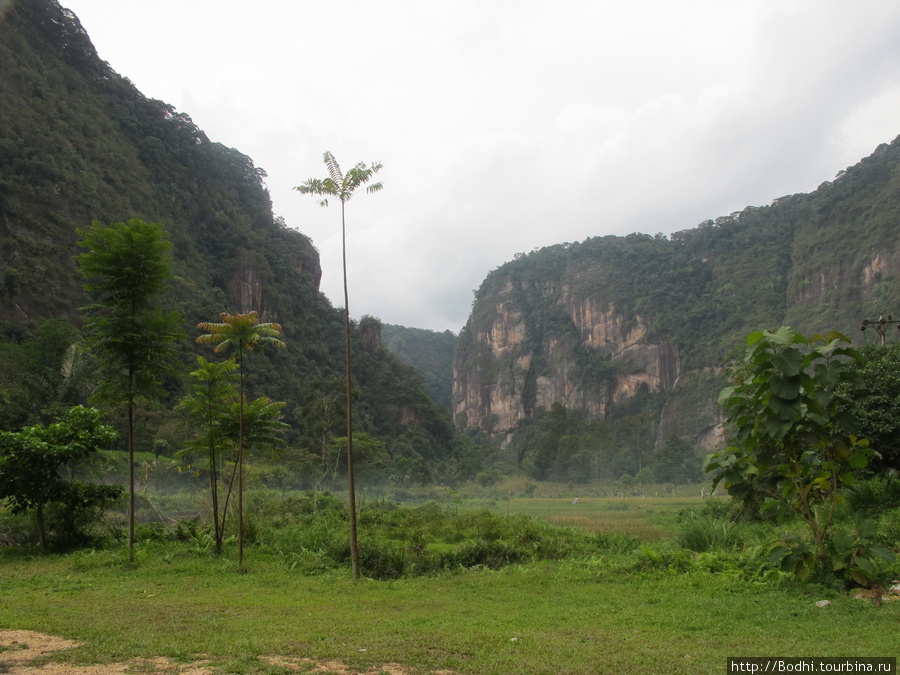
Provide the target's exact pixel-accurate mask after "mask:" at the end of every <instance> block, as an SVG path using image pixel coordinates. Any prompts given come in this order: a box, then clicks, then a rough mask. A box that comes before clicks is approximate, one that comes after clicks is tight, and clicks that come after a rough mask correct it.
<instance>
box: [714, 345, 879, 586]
mask: <svg viewBox="0 0 900 675" xmlns="http://www.w3.org/2000/svg"><path fill="white" fill-rule="evenodd" d="M846 343H847V339H846V338H844V337H843V336H841V335H839V334H834V333H833V334H831V335H829V336H828V337H827V338H822V337H821V336H815V337H813V338H811V339H807V338H806V337H804V336H803V335H801V334H799V333H796V332H795V331H793V330H792V329H790V328H788V327H782V328H779V329H778V330H777V331H767V332H765V333H763V332H755V333H752V334H751V335H750V336H749V337H748V338H747V351H746V353H745V356H744V360H743V363H742V367H741V368H739V369H738V370H737V371H736V374H735V376H734V378H733V384H732V386H730V387H727V388H726V389H724V390H723V391H722V393H721V395H720V401H721V402H722V404H723V405H724V406H725V408H726V410H727V411H728V421H729V424H730V425H731V426H730V433H731V438H730V441H731V445H729V447H728V448H726V449H724V450H721V451H719V452H717V453H715V454H713V455H712V456H711V457H710V458H709V461H708V462H707V465H706V470H707V471H708V472H709V473H711V474H712V478H713V485H714V486H716V485H718V484H719V483H724V485H725V488H726V489H727V490H728V491H729V493H730V494H731V495H733V496H734V497H736V498H738V499H741V500H744V501H753V500H754V499H758V498H760V497H762V498H764V499H766V503H765V508H772V507H774V508H776V509H780V510H781V513H782V514H783V515H787V514H788V513H790V514H793V515H796V516H798V517H799V518H801V519H802V520H803V521H804V522H805V523H806V525H807V526H808V527H809V528H810V531H811V533H812V535H813V537H814V539H815V542H814V544H813V550H814V551H816V553H817V561H818V564H821V565H823V566H824V565H825V564H826V561H827V558H826V546H827V542H828V534H829V528H830V527H831V525H832V522H833V519H834V515H835V510H836V508H837V506H838V505H839V504H841V503H842V502H843V500H844V495H843V492H842V488H843V487H844V486H847V485H852V484H853V483H855V480H856V479H855V474H854V471H856V470H858V469H862V468H864V467H865V466H866V463H867V461H868V458H869V457H870V455H871V454H872V451H871V449H870V448H869V447H868V443H867V442H866V441H864V440H859V439H857V438H856V437H855V436H847V435H845V433H842V431H841V430H840V429H839V428H838V426H837V420H838V419H839V418H840V415H841V413H840V410H839V408H838V405H837V398H836V395H835V392H836V389H837V387H838V385H839V384H840V383H842V382H844V381H847V379H848V378H849V377H850V374H849V371H848V369H847V362H848V360H851V359H856V358H858V354H857V352H856V351H855V350H853V349H851V348H849V347H847V346H844V345H846ZM849 423H850V422H849V421H846V420H844V421H843V428H846V427H847V425H848V424H849ZM806 546H807V545H806V544H803V543H794V542H788V543H787V544H785V545H784V546H783V547H782V548H780V549H778V554H773V555H775V556H776V557H778V556H779V555H781V554H782V553H783V555H781V558H780V559H781V560H782V569H788V568H790V569H795V570H797V573H798V575H800V576H806V575H808V574H809V573H811V571H812V569H813V567H814V566H811V565H812V563H810V561H809V557H808V551H807V548H806ZM782 549H783V550H782ZM784 561H787V562H784ZM785 565H787V567H785Z"/></svg>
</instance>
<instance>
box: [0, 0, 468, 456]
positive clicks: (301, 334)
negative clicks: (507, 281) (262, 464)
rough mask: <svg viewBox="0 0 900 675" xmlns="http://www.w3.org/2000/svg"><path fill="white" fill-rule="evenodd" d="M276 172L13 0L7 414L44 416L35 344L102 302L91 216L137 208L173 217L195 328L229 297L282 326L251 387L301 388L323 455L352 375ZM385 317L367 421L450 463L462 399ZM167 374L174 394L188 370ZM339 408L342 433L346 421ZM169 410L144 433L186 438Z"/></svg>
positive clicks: (388, 438)
mask: <svg viewBox="0 0 900 675" xmlns="http://www.w3.org/2000/svg"><path fill="white" fill-rule="evenodd" d="M6 4H9V3H6ZM265 178H266V173H265V171H264V170H263V169H261V168H259V167H257V166H255V165H254V163H253V160H252V159H251V158H249V157H247V156H246V155H244V154H242V153H241V152H239V151H238V150H235V149H233V148H228V147H225V146H224V145H222V144H221V143H216V142H214V141H212V140H210V139H209V138H208V137H207V136H206V134H205V133H204V132H203V131H202V130H201V129H199V128H198V127H197V126H196V125H195V124H194V123H193V122H192V120H191V119H190V117H189V116H188V115H187V114H185V113H182V112H178V111H176V110H175V109H174V108H173V107H172V106H170V105H168V104H166V103H164V102H162V101H157V100H153V99H148V98H147V97H145V96H144V95H143V94H141V93H140V92H139V91H138V90H137V89H136V88H135V87H134V85H133V84H132V83H131V82H130V81H129V80H128V79H127V78H125V77H122V76H120V75H119V74H117V73H116V72H114V71H113V70H112V69H111V68H110V66H109V65H108V64H107V63H105V62H104V61H102V60H101V58H100V57H99V56H98V55H97V53H96V51H95V49H94V47H93V45H92V44H91V41H90V38H89V37H88V35H87V33H86V32H85V31H84V29H83V28H82V26H81V24H80V23H79V21H78V19H77V17H76V16H75V15H74V14H73V13H72V12H70V11H68V10H66V9H63V8H62V7H61V6H60V5H59V4H58V3H57V2H56V1H55V0H17V1H15V2H13V3H12V4H11V5H9V6H8V9H7V11H6V12H5V14H3V18H2V21H0V357H2V358H0V426H3V427H9V428H15V427H16V426H17V425H21V424H22V423H25V422H26V421H30V420H32V419H34V418H35V416H36V415H38V414H39V410H40V405H41V400H42V397H43V396H44V394H43V393H42V392H40V391H37V389H36V388H35V387H36V386H37V385H36V384H35V383H36V382H37V380H38V378H35V377H34V372H33V371H32V370H29V368H30V367H31V366H30V365H28V364H29V363H31V362H32V361H33V360H35V359H39V354H40V353H42V350H41V349H38V348H36V347H35V345H38V344H40V341H41V340H43V339H45V337H46V335H47V331H48V330H49V329H47V328H46V326H47V325H48V324H47V322H48V321H50V320H53V321H56V322H59V321H60V320H65V321H66V322H69V323H70V324H72V325H73V328H72V330H73V331H76V332H77V329H78V325H79V322H80V314H79V311H78V308H79V307H81V306H83V305H84V304H86V302H87V298H86V296H85V295H84V294H83V292H82V289H81V280H80V277H79V275H78V273H77V270H76V266H75V261H74V256H75V255H77V254H78V253H80V252H81V250H80V249H79V248H78V246H77V241H78V240H79V238H80V235H79V233H78V230H79V228H86V227H88V226H89V225H90V224H91V223H92V221H100V222H102V223H111V222H119V221H127V220H130V219H131V218H135V217H137V218H141V219H143V220H145V221H152V222H157V223H160V224H161V225H163V227H164V228H165V229H166V231H167V233H168V237H169V239H170V240H171V241H172V244H173V258H174V260H173V266H174V273H175V279H174V282H173V283H172V288H171V292H170V294H169V296H168V298H167V300H166V303H167V308H168V309H177V310H179V311H180V312H181V313H182V315H183V316H184V317H185V329H186V332H188V334H189V335H192V336H195V335H196V334H197V331H196V329H195V328H193V327H194V326H195V325H196V324H197V323H198V322H200V321H214V320H217V319H218V315H219V313H220V312H223V311H227V312H231V313H234V312H248V311H251V310H257V311H259V312H260V314H261V317H262V319H263V320H266V321H277V322H279V323H281V324H282V326H283V328H284V333H285V341H286V343H287V345H288V349H286V350H283V351H281V352H280V353H277V354H276V353H272V354H265V353H263V354H260V355H254V358H253V362H252V364H251V366H250V368H249V375H248V377H249V378H250V379H249V385H250V387H251V389H253V390H254V391H255V392H257V393H256V394H255V395H260V394H262V393H265V394H266V395H269V396H272V397H274V398H276V399H278V400H283V401H285V402H287V406H286V408H285V417H286V421H288V422H289V423H291V426H292V435H291V439H290V443H291V444H292V445H293V446H294V447H295V449H296V452H298V453H300V454H302V453H303V452H307V453H310V454H312V455H316V453H317V452H318V451H317V450H316V443H319V442H320V441H319V439H321V427H322V420H321V419H317V418H316V415H317V414H318V413H316V412H315V411H316V410H318V408H317V407H316V406H319V407H321V401H323V400H330V398H331V397H333V395H334V390H340V388H341V387H342V385H341V384H340V381H341V380H340V378H342V376H343V331H342V319H341V317H342V312H341V310H339V309H335V308H334V307H332V306H331V304H330V303H329V302H328V300H327V298H325V296H324V295H323V294H322V293H321V292H320V291H319V281H320V277H321V267H320V262H319V255H318V251H317V250H316V248H315V247H314V245H313V243H312V242H311V241H310V239H309V238H308V237H307V236H305V235H303V234H301V233H300V232H298V231H296V230H293V229H290V228H288V227H286V224H285V223H284V222H283V221H282V220H281V219H280V218H275V217H274V216H273V213H272V204H271V200H270V198H269V194H268V191H267V190H266V187H265ZM54 325H56V326H57V327H56V328H54V330H55V331H56V333H54V334H55V335H61V334H62V333H60V332H59V330H61V329H59V330H58V323H57V324H54ZM42 331H43V332H42ZM379 331H380V328H379V324H378V322H377V321H374V320H370V321H368V322H367V323H366V325H365V326H361V325H359V326H354V335H353V342H354V349H355V351H356V353H357V355H358V357H357V360H356V364H355V372H354V376H355V379H356V384H357V387H358V403H357V405H358V410H357V411H356V419H357V421H358V427H359V430H360V431H362V432H365V433H368V434H370V435H372V436H374V437H376V438H377V439H378V440H379V441H381V442H383V443H384V444H385V447H386V450H387V452H388V453H389V454H391V455H393V454H396V453H400V454H402V455H403V456H404V457H406V458H407V460H408V462H413V463H415V462H426V460H427V463H428V464H429V466H431V465H438V464H440V463H441V462H445V461H449V460H450V459H451V457H452V455H453V453H454V452H455V448H456V445H457V443H458V439H457V436H456V433H455V431H454V429H453V425H452V421H451V418H450V415H449V413H448V412H446V410H445V409H443V408H441V407H440V406H437V405H435V404H434V402H432V401H431V399H429V397H428V395H427V393H426V392H425V388H424V381H423V380H422V377H421V375H420V374H419V373H417V372H416V371H415V370H414V369H413V368H412V367H410V366H408V365H407V364H405V363H403V362H402V361H400V360H399V359H398V358H397V357H395V356H394V355H392V354H391V353H390V352H389V351H387V350H386V349H384V348H383V346H382V345H381V343H380V341H379ZM50 332H51V333H53V331H52V330H51V331H50ZM75 337H77V335H76V336H75ZM373 338H374V340H373ZM29 350H30V351H29ZM182 351H183V357H184V362H185V371H186V372H187V371H188V370H191V369H193V367H194V363H195V361H194V359H195V356H196V355H197V354H199V353H203V354H206V356H208V357H211V356H212V355H211V353H209V352H208V350H206V351H202V350H201V349H200V348H199V347H197V346H196V345H194V344H193V340H192V339H188V340H186V341H185V344H184V345H183V346H182ZM26 352H27V353H28V354H29V357H28V358H27V359H24V358H20V356H21V355H22V354H23V353H26ZM43 353H44V355H45V359H47V360H48V362H47V363H43V364H41V366H40V367H41V368H42V371H41V372H42V373H43V375H46V376H47V377H50V378H51V379H53V378H54V377H58V370H59V363H58V362H56V363H50V362H49V361H51V360H52V359H53V358H57V357H58V356H59V350H58V349H54V350H43ZM32 357H34V358H33V359H32ZM51 357H52V358H51ZM35 367H36V366H35ZM43 375H42V377H43ZM167 386H168V388H169V390H170V394H171V399H172V400H171V401H170V402H169V404H171V403H172V401H174V399H175V398H176V397H177V396H178V395H179V394H180V393H181V392H182V391H183V385H182V384H181V383H178V382H172V383H169V384H168V385H167ZM332 408H334V407H332ZM336 412H339V411H336V410H335V409H332V411H331V416H332V417H336V418H337V421H334V420H332V421H329V422H328V425H330V426H329V429H331V431H330V432H329V433H333V435H336V436H340V435H342V433H341V431H340V429H341V422H340V419H341V416H340V415H339V414H336ZM166 415H168V417H167V416H166ZM171 418H172V416H171V413H166V414H163V415H162V419H160V420H158V421H157V422H156V423H155V426H153V427H152V428H151V429H150V430H149V432H148V433H147V434H145V435H144V439H145V440H144V442H145V445H148V444H150V443H152V442H154V435H156V437H157V438H156V440H164V441H167V442H172V443H177V442H178V440H179V439H178V438H177V433H176V432H175V431H172V428H174V426H175V425H174V423H173V422H172V421H171ZM167 429H168V430H169V431H166V430H167ZM167 434H168V436H167ZM145 449H146V448H145ZM420 473H421V472H420Z"/></svg>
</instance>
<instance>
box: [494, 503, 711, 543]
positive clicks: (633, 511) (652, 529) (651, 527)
mask: <svg viewBox="0 0 900 675" xmlns="http://www.w3.org/2000/svg"><path fill="white" fill-rule="evenodd" d="M702 503H703V500H702V499H701V498H700V497H647V498H644V497H624V498H623V497H600V498H584V499H581V498H579V499H577V501H576V500H575V499H569V498H564V499H547V498H544V499H541V498H534V499H510V500H508V501H505V502H500V503H495V504H492V505H490V507H489V508H490V510H492V511H495V512H497V513H503V514H506V515H525V516H530V517H532V518H537V519H538V520H543V521H546V522H548V523H550V524H552V525H558V526H560V527H578V528H581V529H583V530H586V531H587V532H606V533H608V534H617V533H624V534H631V535H634V536H636V537H638V538H639V539H641V541H656V540H658V539H661V538H663V537H666V536H669V535H670V534H671V533H672V531H671V525H672V518H673V516H674V515H675V514H676V513H678V512H679V511H682V510H684V509H687V508H690V507H697V506H700V505H702Z"/></svg>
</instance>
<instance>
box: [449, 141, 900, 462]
mask: <svg viewBox="0 0 900 675" xmlns="http://www.w3.org/2000/svg"><path fill="white" fill-rule="evenodd" d="M898 272H900V139H897V140H894V142H893V143H891V144H890V145H887V144H884V145H881V146H880V147H879V148H878V149H877V150H876V151H875V152H874V154H872V155H871V156H870V157H867V158H865V159H864V160H862V161H861V162H860V163H859V164H857V165H856V166H853V167H850V168H848V169H847V170H846V171H841V172H840V173H839V174H838V176H837V177H836V178H835V180H834V181H833V182H826V183H824V184H823V185H821V186H819V188H818V189H817V190H816V191H815V192H813V193H811V194H798V195H792V196H788V197H782V198H780V199H776V200H775V201H774V202H772V204H770V205H769V206H764V207H759V208H757V207H748V208H746V209H744V210H743V211H740V212H736V213H733V214H731V215H728V216H723V217H721V218H717V219H716V220H715V221H712V220H710V221H706V222H704V223H701V224H700V225H699V226H698V227H695V228H693V229H688V230H684V231H681V232H677V233H675V234H673V235H671V236H670V237H666V236H664V235H657V236H655V237H654V236H649V235H643V234H632V235H628V236H626V237H615V236H608V237H596V238H591V239H588V240H586V241H583V242H578V243H571V244H559V245H557V246H551V247H548V248H544V249H540V250H537V251H534V252H532V253H530V254H527V255H522V256H519V257H518V258H517V259H516V260H513V261H511V262H509V263H507V264H505V265H502V266H501V267H499V268H498V269H496V270H494V271H493V272H491V273H490V274H489V275H488V276H487V278H486V279H485V281H484V282H483V283H482V285H481V287H480V288H479V290H478V291H477V293H476V299H475V303H474V305H473V310H472V314H471V315H470V317H469V320H468V322H467V324H466V326H465V328H464V329H463V331H462V332H461V334H460V336H459V345H458V348H457V352H456V357H455V365H454V369H455V375H454V398H453V405H454V413H455V419H456V423H457V425H458V426H459V427H460V428H462V429H484V430H487V431H490V432H493V433H494V434H497V435H500V436H501V437H503V438H504V439H505V441H506V442H507V443H509V444H511V446H510V447H512V448H515V449H517V451H518V452H520V453H521V454H522V457H523V458H525V457H526V456H527V455H529V453H534V452H535V450H534V445H535V441H534V438H535V434H536V433H537V434H538V436H539V437H540V436H541V433H544V432H542V431H540V430H541V429H544V431H546V428H545V427H547V426H548V425H549V426H551V427H552V426H553V425H556V428H558V430H557V432H555V433H556V438H557V440H558V439H560V438H564V437H566V436H568V437H570V438H573V439H574V438H575V437H576V436H578V437H581V438H582V439H583V438H584V437H585V435H586V434H589V433H590V430H591V429H592V428H593V429H594V431H595V432H596V433H598V434H601V435H603V437H604V438H606V439H608V440H607V441H603V442H601V441H599V440H596V439H595V440H596V442H593V445H592V446H591V447H595V446H597V445H598V444H600V445H603V443H605V444H606V445H607V446H609V445H612V446H613V447H621V445H622V444H624V443H631V444H632V445H633V446H634V447H638V448H642V449H641V450H640V451H638V452H637V453H636V455H635V456H632V457H630V458H628V462H627V463H628V466H629V467H630V468H629V469H628V471H629V472H630V473H632V474H633V473H634V472H635V471H639V470H640V468H641V460H640V457H641V455H642V454H645V455H646V454H649V453H651V452H653V451H654V448H656V449H657V450H658V449H659V448H660V447H662V446H663V445H664V443H665V441H666V440H667V439H669V438H680V439H684V440H687V441H688V442H690V443H692V444H696V445H705V446H706V447H711V446H713V445H714V444H715V443H716V442H717V440H718V438H719V434H720V431H721V427H720V422H721V412H720V409H719V407H718V405H717V403H716V394H717V392H718V391H719V389H720V388H721V387H722V385H723V379H722V364H723V362H724V360H725V359H726V357H727V356H728V354H729V353H730V351H731V350H733V349H735V348H736V347H738V346H739V345H740V344H741V343H742V340H743V338H744V337H745V336H746V335H747V334H748V333H749V332H751V331H753V330H759V329H766V328H775V327H778V326H780V325H785V324H786V325H792V326H794V327H795V328H796V329H798V330H800V331H803V332H807V333H809V332H814V331H827V330H831V329H837V330H840V331H842V332H845V334H847V335H849V336H851V337H853V338H854V340H856V341H857V342H858V341H860V340H863V339H866V337H865V335H863V334H860V333H859V331H858V327H859V326H860V323H861V321H862V320H863V319H877V318H878V315H879V313H880V312H884V313H885V314H888V313H893V314H894V315H895V316H896V315H898V314H900V284H898V282H897V276H898ZM873 339H874V334H873V331H869V333H868V340H869V341H871V340H873ZM554 420H555V421H554ZM597 421H600V422H599V423H598V422H597ZM592 422H593V423H595V424H594V427H591V423H592ZM597 424H599V426H597ZM541 425H544V426H543V427H542V426H541ZM538 432H540V433H538ZM545 435H546V434H545ZM580 442H581V441H579V443H580ZM557 452H558V444H557V450H554V451H553V452H552V453H550V454H551V455H553V456H556V454H554V453H557ZM573 452H574V451H570V452H569V453H568V455H573ZM591 452H593V451H591ZM585 453H586V454H585ZM574 454H577V453H574ZM580 456H581V460H580V461H581V464H580V466H581V467H582V469H579V468H578V467H579V465H578V464H577V462H576V463H575V464H573V465H572V466H571V467H570V468H566V467H561V466H557V467H556V468H555V469H552V470H551V469H550V468H549V467H550V464H549V463H548V464H547V465H546V468H547V471H545V472H543V473H544V475H545V476H550V475H554V476H556V477H557V478H561V477H565V476H566V475H572V473H573V472H577V471H578V470H583V467H584V466H591V464H590V462H591V461H593V462H595V463H599V464H598V465H602V464H603V462H604V461H606V460H604V459H603V458H602V457H600V458H599V459H598V457H597V456H596V454H593V455H592V454H591V453H590V452H588V450H585V451H584V452H583V453H582V455H580ZM591 458H593V459H591ZM547 461H548V462H549V461H550V460H547ZM567 472H568V473H567ZM539 473H540V472H539Z"/></svg>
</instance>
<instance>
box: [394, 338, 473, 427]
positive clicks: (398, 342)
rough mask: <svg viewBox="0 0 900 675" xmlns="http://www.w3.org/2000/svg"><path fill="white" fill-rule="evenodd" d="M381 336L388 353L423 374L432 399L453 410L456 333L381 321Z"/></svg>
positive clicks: (426, 388)
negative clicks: (382, 323)
mask: <svg viewBox="0 0 900 675" xmlns="http://www.w3.org/2000/svg"><path fill="white" fill-rule="evenodd" d="M381 336H382V340H383V341H384V346H385V347H386V348H387V349H388V350H389V351H390V352H392V353H393V354H395V355H396V356H397V357H398V358H400V360H402V361H404V362H406V363H409V364H410V365H412V366H413V367H414V368H415V369H416V370H418V371H419V372H420V373H421V374H422V377H423V378H424V379H425V390H426V391H427V392H428V396H429V397H431V400H432V401H434V402H435V403H437V404H438V405H440V406H442V407H443V408H446V409H447V410H450V411H452V409H453V404H452V401H451V398H452V393H453V391H452V390H453V352H454V350H455V349H456V342H457V338H456V335H454V334H453V333H451V332H450V331H449V330H445V331H444V332H442V333H438V332H436V331H432V330H425V329H422V328H407V327H405V326H396V325H391V324H384V325H383V326H382V333H381Z"/></svg>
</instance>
